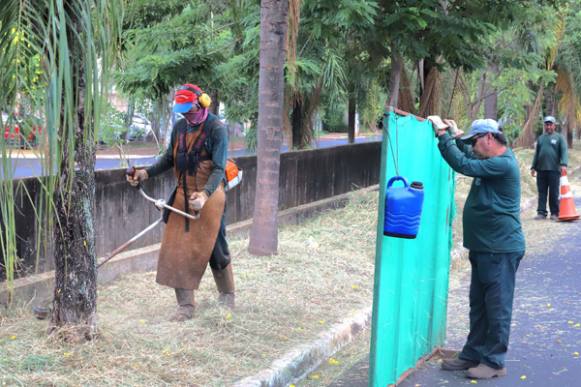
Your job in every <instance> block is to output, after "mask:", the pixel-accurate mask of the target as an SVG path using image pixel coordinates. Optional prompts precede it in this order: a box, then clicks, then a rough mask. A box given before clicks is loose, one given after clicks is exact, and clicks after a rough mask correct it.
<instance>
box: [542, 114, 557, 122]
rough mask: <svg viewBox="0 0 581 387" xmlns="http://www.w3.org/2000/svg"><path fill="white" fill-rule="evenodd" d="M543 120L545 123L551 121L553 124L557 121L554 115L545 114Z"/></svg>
mask: <svg viewBox="0 0 581 387" xmlns="http://www.w3.org/2000/svg"><path fill="white" fill-rule="evenodd" d="M543 122H545V123H547V122H551V123H553V124H556V123H557V120H556V119H555V117H553V116H546V117H545V118H544V119H543Z"/></svg>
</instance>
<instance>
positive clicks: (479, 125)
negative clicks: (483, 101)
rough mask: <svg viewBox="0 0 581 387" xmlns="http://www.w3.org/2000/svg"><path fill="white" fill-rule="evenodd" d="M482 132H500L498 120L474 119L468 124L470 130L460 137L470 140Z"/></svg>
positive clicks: (463, 139)
mask: <svg viewBox="0 0 581 387" xmlns="http://www.w3.org/2000/svg"><path fill="white" fill-rule="evenodd" d="M484 133H500V130H499V129H498V122H496V121H494V120H493V119H491V118H485V119H480V120H475V121H473V122H472V125H470V132H468V134H466V135H464V136H462V137H460V139H461V140H462V141H470V140H471V139H472V138H473V137H474V136H477V135H479V134H484Z"/></svg>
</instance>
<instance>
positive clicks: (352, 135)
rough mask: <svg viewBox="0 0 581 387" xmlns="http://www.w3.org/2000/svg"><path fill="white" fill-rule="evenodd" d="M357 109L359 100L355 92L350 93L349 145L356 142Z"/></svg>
mask: <svg viewBox="0 0 581 387" xmlns="http://www.w3.org/2000/svg"><path fill="white" fill-rule="evenodd" d="M356 109H357V100H356V98H355V91H351V92H350V93H349V101H348V106H347V138H348V140H349V144H353V143H354V142H355V112H356Z"/></svg>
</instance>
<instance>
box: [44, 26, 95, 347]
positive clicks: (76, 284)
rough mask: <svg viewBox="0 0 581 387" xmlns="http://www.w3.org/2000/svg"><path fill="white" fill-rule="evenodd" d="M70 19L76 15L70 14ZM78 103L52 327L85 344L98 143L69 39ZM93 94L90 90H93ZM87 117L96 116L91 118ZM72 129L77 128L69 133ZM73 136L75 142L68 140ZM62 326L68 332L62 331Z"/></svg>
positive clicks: (63, 195) (59, 192)
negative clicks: (85, 104) (96, 144)
mask: <svg viewBox="0 0 581 387" xmlns="http://www.w3.org/2000/svg"><path fill="white" fill-rule="evenodd" d="M71 17H75V16H74V15H71ZM72 34H73V31H71V32H69V34H68V36H69V42H70V43H71V55H70V58H71V60H72V68H73V70H72V71H73V85H74V91H73V95H74V103H75V104H76V115H75V116H74V119H73V120H67V119H65V118H66V117H63V120H62V125H61V127H60V132H59V138H60V141H62V142H63V143H65V144H66V143H69V141H72V142H73V143H74V151H73V153H70V152H69V151H68V149H67V147H62V149H63V150H64V154H63V156H62V157H63V158H62V162H61V165H60V168H59V171H60V176H59V179H58V180H57V189H56V195H55V198H54V199H55V200H54V201H55V212H56V215H57V216H58V223H57V227H55V235H54V238H55V240H54V243H55V248H54V256H55V289H54V300H53V311H52V316H51V326H50V328H49V330H50V331H51V332H52V331H58V333H59V335H61V336H62V338H63V339H64V340H66V341H70V342H81V341H85V340H90V339H92V338H93V337H94V336H95V335H96V331H97V320H96V306H97V269H96V254H95V227H94V220H93V213H94V209H95V139H94V122H93V120H92V118H91V120H90V121H88V120H86V119H85V111H84V108H85V106H84V99H85V93H87V90H86V88H85V75H86V74H85V69H84V64H83V63H82V62H81V58H83V55H82V49H81V48H80V47H79V43H78V41H77V39H76V38H73V37H71V35H72ZM89 92H90V91H89ZM89 117H92V115H90V116H89ZM69 125H73V126H74V128H72V129H73V130H69V129H70V128H69ZM70 136H73V137H74V138H70ZM60 328H64V329H60Z"/></svg>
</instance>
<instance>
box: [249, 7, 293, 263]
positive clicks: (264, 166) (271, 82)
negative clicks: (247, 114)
mask: <svg viewBox="0 0 581 387" xmlns="http://www.w3.org/2000/svg"><path fill="white" fill-rule="evenodd" d="M288 8H289V5H288V0H263V1H262V2H261V5H260V70H259V81H258V144H257V152H256V155H257V158H258V171H257V177H256V187H257V189H256V196H255V199H254V222H253V223H252V229H251V231H250V243H249V246H248V251H250V252H251V253H252V254H257V255H271V254H276V252H277V250H278V221H277V212H278V193H279V172H280V146H281V144H282V130H283V119H282V114H283V110H284V109H283V104H284V60H285V57H286V55H285V46H286V33H287V28H288V11H289V9H288Z"/></svg>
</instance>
